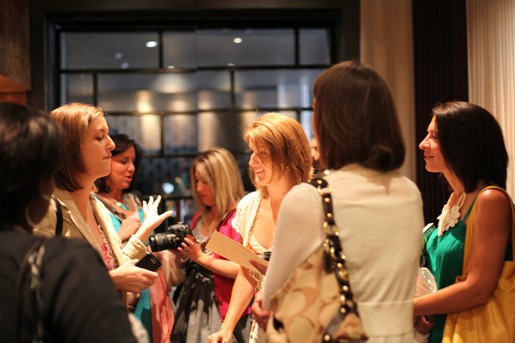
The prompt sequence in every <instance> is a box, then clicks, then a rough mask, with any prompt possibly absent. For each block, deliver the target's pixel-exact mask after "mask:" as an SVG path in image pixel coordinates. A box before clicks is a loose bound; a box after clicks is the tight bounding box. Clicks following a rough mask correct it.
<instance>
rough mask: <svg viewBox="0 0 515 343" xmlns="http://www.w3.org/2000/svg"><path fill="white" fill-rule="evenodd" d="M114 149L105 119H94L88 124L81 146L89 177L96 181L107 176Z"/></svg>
mask: <svg viewBox="0 0 515 343" xmlns="http://www.w3.org/2000/svg"><path fill="white" fill-rule="evenodd" d="M114 147H115V145H114V142H113V140H112V139H111V137H109V128H108V126H107V122H106V120H105V118H104V117H102V116H101V117H98V118H96V119H94V120H93V121H92V122H91V123H90V124H89V127H88V128H87V130H86V132H85V134H84V137H83V138H82V144H81V154H82V159H83V161H84V167H85V168H86V174H87V175H88V176H89V177H91V178H93V179H95V180H96V179H98V178H100V177H104V176H107V175H108V174H109V172H110V171H111V156H112V155H111V152H112V151H113V149H114Z"/></svg>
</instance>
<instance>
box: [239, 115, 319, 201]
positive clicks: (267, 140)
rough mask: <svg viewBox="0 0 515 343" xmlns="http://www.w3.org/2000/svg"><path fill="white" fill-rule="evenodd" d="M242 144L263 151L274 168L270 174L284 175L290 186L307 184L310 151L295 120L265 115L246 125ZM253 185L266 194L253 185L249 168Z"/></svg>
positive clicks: (264, 189) (251, 174) (264, 190)
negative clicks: (251, 144)
mask: <svg viewBox="0 0 515 343" xmlns="http://www.w3.org/2000/svg"><path fill="white" fill-rule="evenodd" d="M243 139H244V140H245V142H247V143H249V141H252V142H253V143H254V144H255V145H256V149H259V150H264V151H266V152H267V155H268V156H269V158H270V162H271V163H272V165H273V173H279V174H286V175H287V176H288V178H289V179H290V180H291V182H292V183H293V185H297V184H299V183H301V182H304V181H308V180H309V178H310V173H311V149H310V147H309V142H308V138H307V136H306V133H305V132H304V130H303V129H302V126H301V125H300V123H299V122H298V121H296V120H295V119H292V118H290V117H288V116H286V115H284V114H280V113H267V114H264V115H262V116H261V117H259V118H258V119H257V120H255V121H254V122H253V123H252V124H250V125H249V126H248V128H247V129H246V130H245V132H244V134H243ZM249 175H250V179H251V181H252V183H253V184H254V186H255V187H256V188H257V189H259V190H260V191H262V192H263V195H264V196H267V195H268V190H267V189H266V187H260V186H258V185H256V184H255V181H254V180H255V174H254V170H253V169H252V168H251V167H249Z"/></svg>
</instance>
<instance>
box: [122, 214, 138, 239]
mask: <svg viewBox="0 0 515 343" xmlns="http://www.w3.org/2000/svg"><path fill="white" fill-rule="evenodd" d="M140 226H141V221H140V220H139V215H138V212H137V211H136V212H134V213H132V214H131V215H130V216H128V217H127V218H125V219H124V220H123V221H122V225H121V226H120V230H119V231H118V236H120V239H121V240H122V242H126V241H128V240H129V238H131V236H132V235H134V234H135V233H136V231H138V229H139V228H140Z"/></svg>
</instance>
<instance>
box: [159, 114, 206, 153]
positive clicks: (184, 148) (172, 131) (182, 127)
mask: <svg viewBox="0 0 515 343" xmlns="http://www.w3.org/2000/svg"><path fill="white" fill-rule="evenodd" d="M164 126H165V127H164V136H165V137H164V138H165V154H173V153H196V152H197V151H198V137H197V133H198V129H197V116H196V115H181V114H176V115H170V116H166V117H165V118H164Z"/></svg>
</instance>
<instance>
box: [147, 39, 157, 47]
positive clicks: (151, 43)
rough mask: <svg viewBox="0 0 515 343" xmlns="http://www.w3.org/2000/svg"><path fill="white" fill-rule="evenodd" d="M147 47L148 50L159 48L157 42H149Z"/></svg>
mask: <svg viewBox="0 0 515 343" xmlns="http://www.w3.org/2000/svg"><path fill="white" fill-rule="evenodd" d="M146 46H147V48H155V47H156V46H157V42H156V41H155V40H149V41H148V42H147V44H146Z"/></svg>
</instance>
